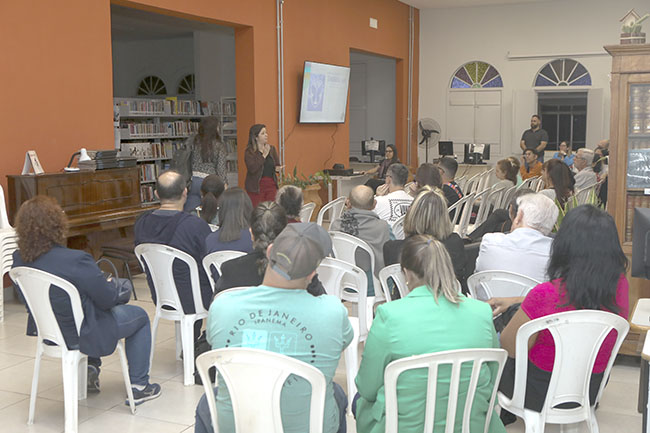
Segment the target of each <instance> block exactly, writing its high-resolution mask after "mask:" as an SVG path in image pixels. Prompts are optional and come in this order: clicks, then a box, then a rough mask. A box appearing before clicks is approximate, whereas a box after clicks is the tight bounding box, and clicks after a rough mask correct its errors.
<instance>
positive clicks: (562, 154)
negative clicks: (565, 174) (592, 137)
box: [553, 141, 576, 168]
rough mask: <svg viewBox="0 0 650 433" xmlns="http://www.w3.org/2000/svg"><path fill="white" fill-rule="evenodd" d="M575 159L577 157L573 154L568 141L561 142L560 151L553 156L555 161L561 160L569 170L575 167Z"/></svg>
mask: <svg viewBox="0 0 650 433" xmlns="http://www.w3.org/2000/svg"><path fill="white" fill-rule="evenodd" d="M575 157H576V156H575V155H574V154H572V153H571V146H569V145H568V144H567V142H566V141H563V142H561V143H560V148H559V150H558V151H557V152H555V153H554V154H553V158H554V159H559V160H560V161H562V162H563V163H565V164H566V165H567V167H569V168H571V167H573V160H574V159H575Z"/></svg>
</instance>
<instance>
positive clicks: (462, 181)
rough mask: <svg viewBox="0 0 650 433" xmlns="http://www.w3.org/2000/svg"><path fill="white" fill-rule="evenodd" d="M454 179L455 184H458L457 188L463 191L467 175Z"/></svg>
mask: <svg viewBox="0 0 650 433" xmlns="http://www.w3.org/2000/svg"><path fill="white" fill-rule="evenodd" d="M454 180H455V181H456V185H458V188H460V190H461V191H463V192H465V185H466V184H467V176H461V177H457V178H455V179H454Z"/></svg>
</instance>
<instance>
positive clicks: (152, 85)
mask: <svg viewBox="0 0 650 433" xmlns="http://www.w3.org/2000/svg"><path fill="white" fill-rule="evenodd" d="M166 94H167V87H165V82H164V81H163V80H162V78H160V77H156V76H155V75H149V76H148V77H144V78H143V79H142V81H140V84H138V95H143V96H156V95H166Z"/></svg>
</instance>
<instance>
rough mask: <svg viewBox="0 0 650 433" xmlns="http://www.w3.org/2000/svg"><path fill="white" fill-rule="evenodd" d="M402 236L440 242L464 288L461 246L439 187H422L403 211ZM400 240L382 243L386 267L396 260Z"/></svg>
mask: <svg viewBox="0 0 650 433" xmlns="http://www.w3.org/2000/svg"><path fill="white" fill-rule="evenodd" d="M404 235H405V237H406V239H408V238H409V237H411V236H415V235H429V236H433V238H435V239H437V240H439V241H440V242H442V244H443V245H444V246H445V248H446V249H447V253H449V256H450V257H451V263H452V265H453V268H454V274H455V275H456V278H457V279H458V281H460V283H461V285H462V286H463V287H465V280H466V279H467V275H465V274H466V268H467V259H466V258H465V245H464V243H463V240H462V239H461V238H460V236H458V234H457V233H454V227H453V225H452V223H451V220H450V219H449V212H448V210H447V201H446V199H445V197H444V193H443V192H442V190H440V189H438V188H431V187H429V186H425V187H424V188H422V190H421V191H420V193H419V194H418V196H417V197H415V199H414V200H413V203H412V204H411V207H410V208H409V210H408V212H407V213H406V218H405V219H404ZM404 242H405V241H403V240H395V241H388V242H386V243H385V244H384V264H385V265H386V266H388V265H392V264H394V263H398V262H399V261H400V254H401V252H402V246H403V245H404Z"/></svg>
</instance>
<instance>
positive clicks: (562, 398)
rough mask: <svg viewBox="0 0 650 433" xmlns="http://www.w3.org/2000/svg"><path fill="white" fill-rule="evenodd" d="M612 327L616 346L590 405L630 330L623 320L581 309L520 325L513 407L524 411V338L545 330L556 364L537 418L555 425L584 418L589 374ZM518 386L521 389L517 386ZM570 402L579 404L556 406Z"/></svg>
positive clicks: (595, 311)
mask: <svg viewBox="0 0 650 433" xmlns="http://www.w3.org/2000/svg"><path fill="white" fill-rule="evenodd" d="M612 329H615V330H616V332H617V336H616V343H615V344H614V347H613V349H612V353H611V356H610V358H609V362H608V364H607V367H606V369H605V371H604V376H603V379H602V382H601V384H600V389H599V391H598V395H597V398H596V402H595V403H597V402H598V401H599V400H600V396H601V395H602V392H603V389H604V388H605V385H606V384H607V379H608V377H609V373H610V370H611V368H612V364H613V363H614V358H616V354H617V353H618V350H619V349H620V347H621V344H623V340H624V339H625V336H626V335H627V333H628V331H629V329H630V325H629V323H628V322H627V320H625V319H623V318H622V317H620V316H618V315H616V314H613V313H608V312H606V311H598V310H580V311H568V312H563V313H556V314H551V315H548V316H544V317H540V318H538V319H535V320H531V321H530V322H527V323H525V324H523V325H522V326H521V327H520V328H519V330H518V331H517V337H516V348H515V352H516V355H515V382H514V383H515V387H514V392H513V395H512V399H511V402H512V405H513V406H516V407H524V395H525V388H526V387H525V384H526V377H527V376H526V375H527V367H528V365H527V364H528V340H529V339H530V337H531V336H533V335H535V334H537V333H538V332H540V331H542V330H548V331H549V332H550V333H551V335H552V336H553V341H554V344H555V360H554V364H553V372H552V374H551V380H550V382H549V386H548V393H547V395H546V400H545V401H544V406H543V408H542V411H541V414H542V419H544V418H546V420H547V422H553V423H558V424H559V423H563V424H564V423H574V422H578V420H580V419H588V416H589V415H588V412H589V410H590V402H589V383H590V381H591V373H592V371H593V368H594V363H595V362H596V356H597V355H598V352H599V350H600V347H601V345H602V343H603V341H604V340H605V338H606V337H607V336H608V335H609V333H610V332H611V331H612ZM522 384H523V385H524V386H521V385H522ZM518 385H519V386H518ZM569 402H571V403H578V404H579V406H578V407H574V408H572V409H559V408H557V406H558V405H561V404H562V403H569Z"/></svg>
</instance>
